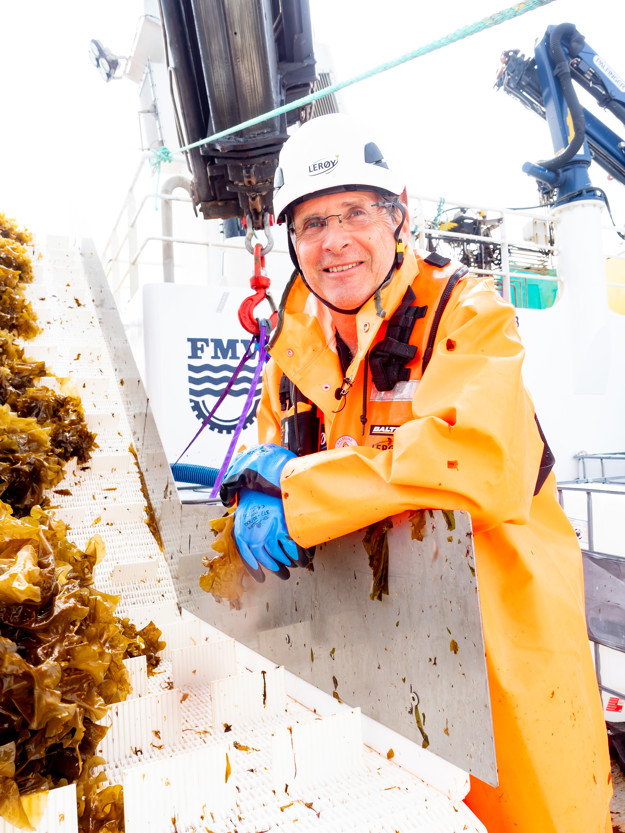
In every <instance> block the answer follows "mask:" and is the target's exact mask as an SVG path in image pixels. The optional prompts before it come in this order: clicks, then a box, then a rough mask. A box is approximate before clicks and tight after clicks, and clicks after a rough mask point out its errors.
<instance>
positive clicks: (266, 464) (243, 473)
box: [219, 443, 296, 506]
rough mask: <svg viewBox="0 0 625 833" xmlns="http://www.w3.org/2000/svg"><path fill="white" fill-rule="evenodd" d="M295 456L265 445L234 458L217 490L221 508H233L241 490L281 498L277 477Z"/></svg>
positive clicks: (257, 446) (247, 450)
mask: <svg viewBox="0 0 625 833" xmlns="http://www.w3.org/2000/svg"><path fill="white" fill-rule="evenodd" d="M295 456H296V455H295V454H294V453H293V452H292V451H289V450H288V448H281V447H280V446H279V445H275V444H274V443H264V444H263V445H254V446H252V447H251V448H246V449H245V450H244V451H242V452H241V453H240V454H237V456H236V457H235V458H234V460H233V461H232V463H231V464H230V467H229V468H228V471H227V472H226V474H225V476H224V479H223V481H222V484H221V489H220V490H219V497H220V498H221V502H222V503H223V504H224V506H232V505H233V504H234V502H235V500H236V497H237V494H238V492H239V490H240V489H252V490H253V491H255V492H262V493H263V494H264V495H271V496H272V497H277V498H279V497H282V492H281V491H280V475H281V474H282V469H283V468H284V466H285V465H286V463H287V462H288V461H289V460H292V459H293V458H294V457H295Z"/></svg>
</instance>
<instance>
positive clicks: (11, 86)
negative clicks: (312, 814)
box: [0, 0, 625, 245]
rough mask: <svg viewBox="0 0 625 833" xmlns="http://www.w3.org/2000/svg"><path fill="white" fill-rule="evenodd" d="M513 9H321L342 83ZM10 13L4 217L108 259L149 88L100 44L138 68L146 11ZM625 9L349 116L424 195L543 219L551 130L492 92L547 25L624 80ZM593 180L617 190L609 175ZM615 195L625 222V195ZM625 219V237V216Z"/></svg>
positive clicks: (113, 4) (424, 64)
mask: <svg viewBox="0 0 625 833" xmlns="http://www.w3.org/2000/svg"><path fill="white" fill-rule="evenodd" d="M508 2H509V0H508ZM506 5H508V3H507V2H506V0H501V2H499V3H498V2H496V0H471V1H470V2H468V1H467V0H446V2H445V3H424V2H417V0H384V2H380V0H310V8H311V15H312V20H313V28H314V33H315V37H316V39H317V40H318V41H320V42H323V43H325V44H327V46H328V47H329V50H330V55H331V60H332V69H333V72H334V78H335V80H337V81H338V80H343V79H345V78H349V77H351V76H353V75H355V74H356V73H358V72H362V71H364V70H366V69H368V68H371V67H373V66H377V65H378V64H380V63H382V62H383V61H385V60H388V59H390V58H393V57H395V56H397V55H399V54H403V53H406V52H409V51H410V50H412V49H414V48H416V47H417V46H420V45H423V44H426V43H428V42H430V41H432V40H433V39H435V38H438V37H440V36H441V35H444V34H446V33H448V32H452V31H455V30H456V29H458V28H460V27H461V26H463V25H465V24H467V23H471V22H474V21H476V20H479V19H481V18H482V17H484V16H485V15H486V14H489V13H491V12H494V11H496V10H498V9H501V8H504V7H505V6H506ZM0 6H1V8H2V26H1V28H0V77H1V83H2V90H3V96H2V99H3V105H4V107H3V113H2V128H1V130H0V210H2V211H4V212H6V213H7V214H9V215H10V216H13V217H15V218H16V219H17V220H18V222H20V223H22V224H24V225H28V226H29V227H30V228H31V229H32V230H33V231H36V232H39V233H46V232H58V233H64V234H72V233H75V234H79V235H88V236H92V237H94V238H95V240H96V242H97V243H98V244H99V245H101V243H102V242H103V241H104V240H105V239H106V236H107V234H108V231H109V230H110V227H111V226H112V223H113V220H114V218H115V216H116V214H117V212H118V209H119V207H120V205H121V202H122V199H123V196H124V193H125V191H126V188H127V186H128V184H129V181H130V178H131V176H132V174H133V172H134V170H135V168H136V165H137V163H138V159H139V145H140V137H139V128H138V117H137V115H136V111H137V103H138V99H137V91H138V88H137V87H136V86H135V85H134V84H132V83H131V82H129V81H127V80H122V81H117V82H113V83H110V84H106V83H104V82H103V81H102V80H101V78H100V77H99V75H98V73H97V72H96V70H95V69H94V68H93V66H92V65H91V63H90V62H89V58H88V48H89V41H90V40H91V38H97V39H99V40H100V41H102V42H103V43H104V44H106V45H107V46H109V47H110V48H111V49H112V50H113V51H114V52H116V53H118V54H122V55H123V54H127V52H128V51H129V49H130V46H131V45H132V42H133V38H134V34H135V30H136V26H137V22H138V19H139V17H140V15H141V14H142V12H143V0H56V2H51V0H20V2H14V3H9V2H8V0H0ZM624 9H625V7H624V5H623V4H622V3H620V2H615V0H593V2H592V3H589V2H581V0H554V2H552V3H550V4H548V5H547V6H545V7H543V8H541V9H539V10H537V11H534V12H530V13H528V14H526V15H524V16H523V17H520V18H518V19H517V20H515V21H510V22H507V23H504V24H502V25H500V26H497V27H495V28H494V29H492V30H490V31H487V32H483V33H481V34H478V35H476V36H474V37H472V38H470V39H468V40H465V41H463V42H462V43H459V44H455V45H452V46H450V47H447V48H445V49H443V50H441V51H439V52H437V53H434V54H432V55H429V56H426V57H424V58H420V59H418V60H416V61H413V62H411V63H409V64H407V65H405V66H403V67H401V68H397V69H394V70H391V71H389V72H387V73H385V74H384V75H383V76H380V77H379V78H377V79H375V80H370V81H367V82H364V83H362V84H360V85H358V86H357V87H352V88H350V89H349V90H347V91H344V93H343V101H344V104H345V107H346V109H348V110H349V111H350V112H353V113H357V114H359V115H361V116H362V117H364V118H367V117H370V119H371V121H372V122H375V123H376V125H377V129H378V135H379V136H380V139H381V140H384V141H385V143H386V146H387V147H389V148H390V154H389V155H390V156H391V158H395V159H396V160H398V159H400V160H401V163H402V165H404V166H405V168H406V171H407V174H408V179H409V182H410V185H411V190H412V191H413V192H417V191H419V192H422V193H425V194H429V195H432V196H437V197H438V196H443V197H446V198H448V199H451V200H455V199H458V198H464V199H466V200H471V201H480V202H482V203H484V204H486V205H495V204H497V205H503V204H505V205H528V204H533V203H535V202H536V189H535V186H534V184H533V182H532V181H531V180H530V179H529V178H528V177H526V175H525V174H523V173H522V171H521V165H522V164H523V162H524V161H526V160H528V159H531V160H535V159H537V158H541V157H542V158H545V157H547V156H550V155H552V146H551V141H550V137H549V133H548V130H547V127H546V125H545V123H544V122H542V120H540V119H539V118H538V117H537V116H534V115H533V114H532V113H530V112H529V111H527V110H525V109H524V108H523V107H522V106H521V105H520V104H518V103H517V102H515V101H513V100H512V99H510V98H508V97H507V96H506V95H505V94H504V93H502V92H495V91H494V90H493V83H494V79H495V75H496V73H497V69H498V65H499V56H500V54H501V52H502V51H503V50H504V49H510V48H517V47H518V48H520V49H521V50H522V51H524V52H525V53H526V54H527V53H529V52H531V50H532V47H533V42H534V40H535V39H537V38H539V37H541V36H542V35H543V33H544V31H545V29H546V27H547V26H548V25H549V24H555V23H561V22H563V21H568V22H572V23H575V24H576V26H577V27H578V29H579V30H580V31H581V32H582V33H583V34H584V35H586V38H587V41H588V42H589V43H590V45H591V46H592V47H593V48H594V49H596V50H597V51H598V52H599V53H600V54H601V56H602V57H603V58H604V59H605V60H606V61H607V62H608V63H609V64H611V65H612V67H613V68H614V69H615V70H616V72H617V73H619V74H620V75H621V76H622V77H624V76H625V55H624V54H623V48H622V47H623V43H622V39H623V31H625V27H624V26H623V24H624V23H625V10H624ZM621 132H623V131H621ZM593 181H594V184H596V185H598V186H600V187H606V186H607V187H608V188H610V185H612V186H614V183H612V184H610V183H608V182H607V178H606V175H605V174H604V173H603V172H602V171H601V170H600V169H597V170H596V171H594V174H593ZM612 190H613V192H614V193H615V196H614V197H613V199H614V200H615V201H616V204H617V208H618V203H619V202H620V199H621V195H620V191H621V190H623V191H625V189H620V187H619V188H618V189H614V188H613V189H612ZM623 204H624V205H625V199H623ZM617 219H618V220H619V221H620V222H621V223H623V222H625V212H621V215H620V216H619V217H617Z"/></svg>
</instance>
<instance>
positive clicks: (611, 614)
mask: <svg viewBox="0 0 625 833" xmlns="http://www.w3.org/2000/svg"><path fill="white" fill-rule="evenodd" d="M583 456H584V457H587V458H588V457H592V458H595V457H597V458H601V457H603V458H604V459H613V458H617V459H619V460H622V459H623V458H624V456H623V455H621V454H620V453H618V454H616V455H610V454H603V455H583ZM620 482H622V479H619V480H614V479H612V480H609V479H607V477H606V480H605V481H603V482H601V483H600V482H598V481H590V482H582V481H579V480H577V481H571V482H563V483H559V484H558V499H559V501H560V505H561V506H562V508H563V509H564V511H565V513H566V514H567V516H568V518H569V520H570V521H571V524H572V526H573V528H574V530H575V532H576V534H577V538H578V540H579V543H580V547H581V550H582V562H583V569H584V592H585V606H586V629H587V633H588V638H589V640H590V643H591V647H592V652H593V659H594V663H595V671H596V674H597V681H598V684H599V689H600V692H601V697H602V701H603V708H604V716H605V719H606V720H607V721H618V720H620V719H622V718H621V715H622V713H623V711H625V543H624V542H623V535H622V523H621V518H622V517H623V516H624V515H625V485H624V486H623V487H622V488H619V487H618V485H619V483H620Z"/></svg>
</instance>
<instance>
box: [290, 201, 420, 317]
mask: <svg viewBox="0 0 625 833" xmlns="http://www.w3.org/2000/svg"><path fill="white" fill-rule="evenodd" d="M393 205H396V206H397V208H399V210H400V211H401V220H400V222H399V225H398V226H397V228H396V229H395V232H394V235H393V236H394V237H395V257H394V258H393V263H392V265H391V268H390V269H389V270H388V272H387V274H386V277H385V278H384V280H383V281H382V282H381V283H380V285H379V286H378V287H377V289H374V290H373V292H372V293H371V295H368V296H367V297H366V298H365V300H364V301H363V302H362V303H361V304H359V306H357V307H354V309H341V307H335V306H334V304H331V303H330V302H329V301H327V300H326V299H325V298H323V297H322V296H321V295H319V294H318V293H317V292H315V290H314V289H313V288H312V287H311V286H310V284H309V283H308V281H307V280H306V278H305V277H304V273H303V272H302V268H301V266H300V265H299V261H298V259H297V254H296V252H295V247H294V245H293V241H292V240H291V235H290V234H288V235H287V237H288V246H289V254H290V255H291V260H292V261H293V265H294V266H295V268H296V269H297V271H298V273H299V276H300V278H301V279H302V280H303V281H304V285H305V286H306V288H307V289H308V291H309V292H312V294H313V295H314V296H315V298H317V300H319V301H321V303H322V304H323V305H324V306H326V307H328V308H329V309H331V310H333V311H334V312H339V313H341V315H356V314H357V313H359V312H360V310H361V309H362V308H363V307H364V305H365V304H366V303H367V301H368V300H369V299H370V298H373V296H374V295H375V296H376V299H375V311H376V312H377V314H378V315H379V316H380V318H385V317H386V312H385V311H384V309H383V307H382V301H381V298H380V294H379V293H380V292H381V291H382V289H383V288H384V287H385V286H386V285H387V283H390V281H391V278H392V277H393V275H394V273H395V272H396V271H398V270H399V268H400V266H401V265H402V263H403V262H404V253H405V251H406V247H405V246H404V241H403V240H402V239H401V237H400V236H399V234H400V231H401V227H402V226H403V224H404V220H405V219H406V209H405V208H404V206H403V205H402V204H401V202H396V203H395V202H394V203H393Z"/></svg>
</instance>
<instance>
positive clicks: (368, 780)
mask: <svg viewBox="0 0 625 833" xmlns="http://www.w3.org/2000/svg"><path fill="white" fill-rule="evenodd" d="M34 267H35V281H34V283H33V284H32V286H31V287H29V296H30V299H31V301H32V303H33V306H34V308H35V310H36V311H37V304H38V303H40V304H42V305H43V308H44V313H45V318H46V319H47V320H50V321H54V322H55V325H54V334H53V335H51V334H50V333H49V332H44V333H43V334H42V335H41V336H39V337H38V339H37V340H36V342H33V343H32V344H30V343H29V344H28V345H26V353H27V355H29V356H32V357H33V358H43V359H45V360H46V362H48V365H49V367H50V370H51V372H53V373H55V374H56V375H57V376H66V375H71V380H72V382H73V383H74V385H75V387H76V389H77V390H78V391H79V393H80V391H81V390H82V391H84V396H82V402H83V407H84V409H85V413H86V416H87V420H88V422H89V424H90V425H93V426H97V432H98V437H97V442H98V445H99V448H98V449H96V451H95V453H94V456H93V459H92V460H91V461H90V463H89V464H88V466H84V467H78V466H75V465H74V466H70V467H68V472H67V476H66V478H65V480H64V481H63V483H61V484H60V486H59V488H66V489H68V490H70V491H71V492H72V494H71V495H66V496H61V495H59V496H53V498H54V500H55V502H56V503H58V506H59V508H58V510H57V513H58V515H59V517H60V518H62V519H63V520H64V521H65V522H66V523H68V524H69V525H70V527H71V528H70V530H69V532H68V536H69V538H70V540H73V541H74V542H75V543H76V544H77V545H78V546H79V547H84V545H85V544H86V542H87V541H88V539H89V538H90V537H92V536H93V535H94V534H96V533H97V534H99V535H101V537H102V538H103V540H104V542H105V545H106V553H107V554H106V558H105V559H104V561H103V562H102V563H101V564H99V565H97V567H96V570H95V581H96V586H97V587H98V588H99V589H101V590H102V591H104V592H107V593H113V594H118V595H121V599H120V602H119V605H118V608H117V613H118V615H122V616H128V617H129V618H130V619H131V621H132V622H134V623H135V624H136V625H137V627H139V628H140V627H142V626H144V625H145V624H147V623H148V622H149V621H150V620H152V621H154V622H155V623H156V624H157V626H158V627H159V628H161V629H162V631H163V635H164V638H165V639H166V641H167V642H168V649H167V651H166V654H165V657H164V658H163V660H162V661H161V664H160V666H159V668H158V669H157V673H156V674H154V675H153V676H151V677H149V678H147V677H146V676H145V670H144V669H145V658H143V657H141V658H136V659H134V660H131V661H127V665H128V666H130V667H131V668H132V669H133V670H132V684H133V688H134V690H133V693H132V695H131V698H130V699H128V700H127V701H126V702H124V703H120V704H118V705H116V706H115V707H114V708H113V709H112V710H111V712H110V713H109V715H108V718H107V719H108V720H109V721H110V722H111V723H112V728H111V730H110V731H109V733H108V734H107V736H106V738H105V740H104V742H103V744H102V747H101V749H102V751H103V752H105V754H106V755H107V756H108V764H107V766H106V767H105V773H106V776H107V778H108V780H109V782H110V783H123V785H124V802H125V811H126V833H148V832H149V833H194V831H198V833H199V831H202V833H206V831H212V833H233V831H235V830H236V831H237V833H260V831H272V833H279V831H286V830H288V831H289V833H308V831H311V833H326V831H327V833H386V831H389V833H398V831H399V833H426V832H427V833H459V831H467V832H468V833H485V830H484V827H483V826H482V825H481V824H480V823H479V822H478V821H477V820H476V819H475V817H474V816H473V815H472V814H471V813H470V811H469V810H468V809H467V807H466V806H465V805H464V804H462V802H456V803H454V802H453V801H452V800H450V799H449V798H448V797H446V796H445V795H443V794H442V793H441V792H439V791H438V790H436V789H434V788H433V787H431V786H428V785H427V784H425V783H424V782H423V781H421V780H420V779H418V778H416V777H415V776H413V775H411V774H410V773H408V772H407V771H406V770H403V769H401V768H400V767H398V766H397V765H396V764H394V763H393V762H392V761H390V760H387V758H386V757H384V756H382V755H380V754H378V753H377V752H374V751H373V750H371V749H369V748H368V747H366V746H364V745H363V743H362V734H361V716H360V713H359V711H358V710H357V709H355V710H353V709H350V708H348V707H346V706H342V705H341V704H339V703H338V702H337V703H336V706H335V711H336V713H335V714H333V715H329V716H328V717H324V718H320V717H319V716H318V715H317V714H315V713H314V712H313V711H311V710H310V709H307V708H305V707H304V706H302V705H301V704H300V703H298V702H296V701H295V700H294V699H292V698H290V697H288V696H287V694H286V682H285V673H284V669H282V668H276V667H275V666H274V665H273V664H272V663H270V662H267V661H265V660H262V658H259V659H258V661H256V660H255V661H254V663H251V662H250V652H249V651H248V650H247V649H245V650H244V649H243V648H242V646H240V645H238V644H235V643H233V642H232V640H228V639H227V638H225V637H224V635H223V634H222V633H221V632H220V631H218V630H217V629H215V628H213V627H211V626H210V625H208V624H206V623H204V622H200V621H199V620H198V619H196V618H195V617H194V616H193V615H192V614H190V613H188V612H186V611H185V612H183V614H182V615H181V614H180V613H179V608H178V606H177V600H176V594H175V591H174V587H173V583H172V580H171V575H170V572H169V568H168V562H167V552H168V546H170V545H171V543H172V542H167V541H165V554H164V553H162V552H161V550H160V549H159V546H158V544H157V543H156V541H155V539H154V537H153V536H152V534H151V533H150V531H149V529H148V527H147V525H146V523H145V520H146V515H145V512H144V499H143V496H142V494H141V490H140V482H139V478H138V477H137V473H136V469H135V467H134V458H132V456H131V455H129V454H128V448H129V445H130V443H131V441H132V436H131V432H130V428H129V425H128V421H127V419H126V417H125V415H124V413H123V409H122V404H121V399H120V396H119V389H118V385H119V384H120V383H121V382H120V380H116V379H115V376H114V373H113V367H112V363H111V361H110V359H109V357H108V351H107V348H106V342H105V339H104V337H103V334H102V332H101V331H100V328H99V324H98V319H97V315H96V310H95V306H94V304H93V302H92V300H91V297H90V294H89V287H88V283H87V280H86V277H85V267H84V262H83V260H82V258H81V256H80V255H79V253H78V251H77V250H76V249H75V248H71V247H70V246H69V243H68V241H67V240H65V239H63V238H50V240H49V241H48V245H47V251H46V256H45V257H44V258H43V259H38V258H35V259H34ZM38 298H45V301H38ZM75 299H78V301H79V304H77V303H76V300H75ZM57 334H58V338H57ZM53 340H54V343H52V341H53ZM81 395H82V394H81ZM57 497H58V500H57ZM187 557H188V558H189V560H195V559H199V558H200V557H201V556H200V555H188V556H187ZM190 592H191V594H196V593H198V594H199V593H201V592H202V591H200V590H199V589H198V588H197V587H192V588H190ZM237 659H238V661H237ZM259 663H260V664H259ZM248 668H253V670H247V669H248ZM194 670H195V674H194V673H193V671H194ZM215 677H219V679H215ZM332 703H334V701H332ZM226 755H227V760H228V763H229V765H230V767H231V774H230V776H229V778H228V779H227V780H226ZM72 789H73V788H62V789H61V790H53V791H52V793H50V796H49V798H48V802H47V809H46V815H45V817H44V819H43V820H42V822H41V824H40V825H39V826H38V827H37V831H38V833H76V831H77V826H76V817H75V797H72V798H71V800H70V801H69V803H67V795H68V793H67V790H70V791H71V790H72ZM64 791H65V792H64ZM63 799H64V800H65V802H66V803H65V804H63V807H64V810H63V811H59V809H58V808H59V807H60V806H61V803H60V802H61V801H62V800H63ZM68 807H69V809H68ZM72 812H73V815H72ZM61 815H62V816H63V818H62V819H61ZM0 833H13V829H12V828H10V827H8V826H7V825H3V824H2V822H1V821H0Z"/></svg>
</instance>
